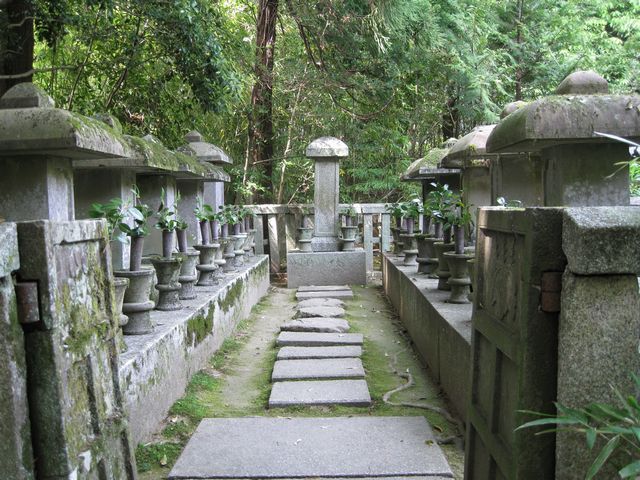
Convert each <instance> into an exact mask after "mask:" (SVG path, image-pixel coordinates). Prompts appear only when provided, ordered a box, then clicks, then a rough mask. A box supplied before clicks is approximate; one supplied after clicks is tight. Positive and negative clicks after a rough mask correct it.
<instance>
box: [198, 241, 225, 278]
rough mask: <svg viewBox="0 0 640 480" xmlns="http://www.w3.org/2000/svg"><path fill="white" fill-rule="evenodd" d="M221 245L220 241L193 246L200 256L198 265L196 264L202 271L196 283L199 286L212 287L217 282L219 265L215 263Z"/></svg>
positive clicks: (199, 270)
mask: <svg viewBox="0 0 640 480" xmlns="http://www.w3.org/2000/svg"><path fill="white" fill-rule="evenodd" d="M219 247H220V245H219V244H218V243H215V244H211V243H210V244H209V245H194V246H193V248H195V249H196V250H197V251H198V253H199V257H200V259H199V262H198V265H196V270H198V272H200V276H199V277H198V283H196V285H198V286H199V287H210V286H211V285H215V284H216V278H215V271H216V269H217V268H218V266H217V265H216V264H215V258H216V251H217V250H218V248H219Z"/></svg>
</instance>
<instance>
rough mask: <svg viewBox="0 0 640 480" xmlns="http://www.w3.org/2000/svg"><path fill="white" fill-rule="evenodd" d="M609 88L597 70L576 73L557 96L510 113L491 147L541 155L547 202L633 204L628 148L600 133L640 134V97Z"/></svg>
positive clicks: (494, 150) (492, 137) (493, 135)
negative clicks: (630, 192)
mask: <svg viewBox="0 0 640 480" xmlns="http://www.w3.org/2000/svg"><path fill="white" fill-rule="evenodd" d="M608 91H609V87H608V84H607V82H606V80H605V79H604V78H602V77H601V76H600V75H598V74H597V73H595V72H591V71H587V72H584V71H580V72H575V73H572V74H571V75H569V76H568V77H567V78H565V79H564V80H563V82H562V83H561V84H560V86H559V87H558V88H557V90H556V92H555V93H556V94H555V95H552V96H549V97H544V98H541V99H539V100H536V101H534V102H531V103H530V104H528V105H526V106H524V107H522V108H519V109H518V110H516V111H514V112H513V113H511V114H510V115H508V116H507V117H505V118H504V119H503V120H502V121H501V122H500V123H499V124H498V125H497V126H496V127H495V128H494V130H493V132H491V135H490V136H489V138H488V139H487V144H486V147H487V151H488V152H489V153H499V154H504V153H522V152H525V153H531V154H535V155H537V156H539V162H541V169H542V173H541V186H540V189H541V191H542V195H543V202H542V205H544V206H614V205H629V168H628V165H626V164H625V163H624V162H626V161H628V160H629V152H628V148H627V146H626V145H625V144H623V143H619V142H616V141H615V140H612V139H609V138H603V137H600V136H598V135H596V134H595V133H594V132H602V133H608V134H613V135H616V136H619V137H624V138H627V139H637V138H638V137H640V110H639V107H640V96H638V95H611V94H609V93H608ZM511 158H512V157H504V158H503V159H502V160H501V162H504V163H505V164H506V163H507V162H509V161H511V160H510V159H511ZM515 158H517V157H515ZM536 161H538V160H536ZM621 162H622V163H621Z"/></svg>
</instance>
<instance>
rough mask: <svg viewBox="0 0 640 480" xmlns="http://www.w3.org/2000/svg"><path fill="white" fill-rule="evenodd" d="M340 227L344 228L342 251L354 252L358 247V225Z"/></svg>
mask: <svg viewBox="0 0 640 480" xmlns="http://www.w3.org/2000/svg"><path fill="white" fill-rule="evenodd" d="M347 218H349V217H347ZM340 229H341V230H342V238H341V241H342V251H343V252H353V251H354V250H355V249H356V235H357V233H358V227H357V226H354V225H347V226H344V227H340Z"/></svg>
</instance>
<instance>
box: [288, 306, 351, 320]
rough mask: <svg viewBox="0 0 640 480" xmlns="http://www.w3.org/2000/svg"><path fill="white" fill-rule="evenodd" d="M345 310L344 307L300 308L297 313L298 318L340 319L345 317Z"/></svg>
mask: <svg viewBox="0 0 640 480" xmlns="http://www.w3.org/2000/svg"><path fill="white" fill-rule="evenodd" d="M346 313H347V312H345V310H344V308H342V307H303V308H299V309H298V311H297V312H296V317H297V318H317V317H325V318H338V317H344V316H345V314H346Z"/></svg>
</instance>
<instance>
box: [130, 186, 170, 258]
mask: <svg viewBox="0 0 640 480" xmlns="http://www.w3.org/2000/svg"><path fill="white" fill-rule="evenodd" d="M136 182H137V185H138V188H139V190H140V201H141V202H142V203H143V204H146V205H148V206H149V207H150V208H151V210H153V211H154V212H156V211H157V210H158V207H159V206H160V199H161V193H162V189H164V192H165V195H166V202H167V205H166V206H167V207H172V206H173V202H174V201H175V198H176V179H175V177H174V176H172V175H145V174H138V175H137V179H136ZM155 223H156V218H155V217H152V218H150V219H149V235H147V236H146V237H145V239H144V252H143V253H144V255H161V254H162V232H161V231H160V230H158V229H157V228H154V225H155Z"/></svg>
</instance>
